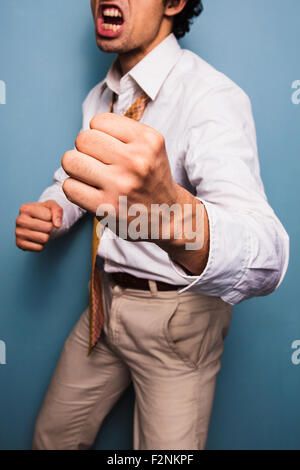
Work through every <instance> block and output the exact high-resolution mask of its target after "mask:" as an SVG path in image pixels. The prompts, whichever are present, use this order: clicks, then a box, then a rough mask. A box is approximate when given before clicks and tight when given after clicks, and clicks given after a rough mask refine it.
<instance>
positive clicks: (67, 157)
mask: <svg viewBox="0 0 300 470" xmlns="http://www.w3.org/2000/svg"><path fill="white" fill-rule="evenodd" d="M72 157H73V151H72V150H68V151H67V152H65V154H64V156H63V157H62V159H61V164H62V167H63V169H64V170H65V171H68V169H69V167H70V163H71V162H72Z"/></svg>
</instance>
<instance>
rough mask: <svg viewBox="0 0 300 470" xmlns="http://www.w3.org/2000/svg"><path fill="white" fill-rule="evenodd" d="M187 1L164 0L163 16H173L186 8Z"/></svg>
mask: <svg viewBox="0 0 300 470" xmlns="http://www.w3.org/2000/svg"><path fill="white" fill-rule="evenodd" d="M187 2H188V0H165V15H166V16H175V15H178V13H180V12H181V11H182V10H183V9H184V7H185V6H186V4H187Z"/></svg>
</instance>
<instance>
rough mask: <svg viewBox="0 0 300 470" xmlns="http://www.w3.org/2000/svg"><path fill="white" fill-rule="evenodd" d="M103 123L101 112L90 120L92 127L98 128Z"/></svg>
mask: <svg viewBox="0 0 300 470" xmlns="http://www.w3.org/2000/svg"><path fill="white" fill-rule="evenodd" d="M100 125H101V114H95V116H94V117H92V119H91V120H90V128H91V129H98V128H99V126H100Z"/></svg>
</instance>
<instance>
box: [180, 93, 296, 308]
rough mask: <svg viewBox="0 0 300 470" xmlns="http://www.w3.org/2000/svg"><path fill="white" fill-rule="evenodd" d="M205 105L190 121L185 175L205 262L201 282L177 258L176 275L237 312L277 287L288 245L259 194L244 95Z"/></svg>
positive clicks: (210, 99) (215, 97) (213, 98)
mask: <svg viewBox="0 0 300 470" xmlns="http://www.w3.org/2000/svg"><path fill="white" fill-rule="evenodd" d="M206 100H207V102H206V103H203V102H201V107H200V106H197V103H196V104H195V106H194V110H193V113H192V114H191V122H192V123H193V126H191V127H190V129H189V130H188V131H187V133H186V136H187V138H186V160H185V168H186V172H187V175H188V177H189V180H190V182H191V184H192V185H193V186H194V187H195V189H196V198H197V199H198V200H199V201H201V202H202V203H203V204H204V205H205V208H206V213H207V215H208V220H209V238H210V247H209V256H208V261H207V264H206V267H205V269H204V271H203V272H202V273H201V274H200V276H197V275H195V276H189V275H187V273H186V272H184V270H183V269H182V268H181V267H180V266H179V265H178V264H177V263H176V259H175V258H173V261H175V262H173V267H174V269H176V270H177V272H179V273H180V274H181V275H182V276H183V277H184V278H186V279H188V280H189V281H190V286H189V287H191V286H194V289H195V290H196V291H198V292H201V293H204V294H207V295H216V296H220V297H222V298H223V300H225V301H227V302H228V303H231V304H236V303H238V302H240V301H242V300H244V299H246V298H250V297H254V296H259V295H266V294H269V293H271V292H272V291H274V290H275V289H276V288H277V287H278V286H279V284H280V283H281V281H282V279H283V277H284V275H285V272H286V269H287V264H288V256H289V237H288V235H287V233H286V231H285V229H284V228H283V226H282V224H281V223H280V221H279V220H278V218H277V217H276V215H275V213H274V211H273V210H272V208H271V207H270V205H269V204H268V201H267V198H266V195H265V192H264V188H263V183H262V181H261V178H260V168H259V161H258V155H257V144H256V132H255V125H254V121H253V116H252V110H251V104H250V101H249V99H248V97H247V95H246V94H245V93H244V92H243V91H242V90H241V89H240V88H239V87H237V86H226V87H225V86H224V87H220V88H219V89H218V90H217V91H214V93H213V94H211V95H210V96H207V98H206ZM202 110H205V111H202ZM177 260H178V258H177ZM171 261H172V260H171ZM181 264H183V263H181ZM185 267H187V265H185Z"/></svg>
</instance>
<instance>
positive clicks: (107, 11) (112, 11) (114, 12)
mask: <svg viewBox="0 0 300 470" xmlns="http://www.w3.org/2000/svg"><path fill="white" fill-rule="evenodd" d="M103 15H104V16H115V17H118V16H119V17H120V18H122V13H121V12H120V10H118V9H117V8H104V10H103Z"/></svg>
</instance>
